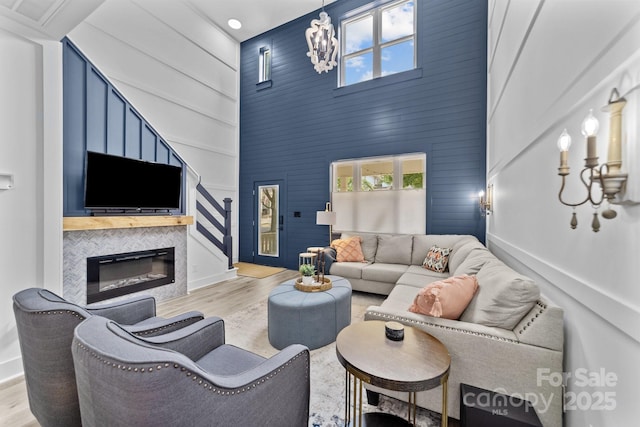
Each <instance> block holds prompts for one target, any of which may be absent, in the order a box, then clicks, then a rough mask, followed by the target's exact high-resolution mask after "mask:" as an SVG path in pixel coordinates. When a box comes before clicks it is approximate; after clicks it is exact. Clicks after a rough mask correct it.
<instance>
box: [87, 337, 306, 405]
mask: <svg viewBox="0 0 640 427" xmlns="http://www.w3.org/2000/svg"><path fill="white" fill-rule="evenodd" d="M77 345H78V347H79V348H81V349H82V350H84V351H86V352H87V353H89V354H90V355H91V356H92V357H94V358H96V359H98V360H100V361H102V363H104V364H105V365H107V366H112V367H113V368H116V369H121V370H123V371H128V372H130V371H133V372H140V373H145V372H148V373H153V372H154V367H153V366H152V367H148V368H137V367H132V366H125V365H122V364H119V363H115V362H111V361H109V360H106V359H104V358H103V357H102V356H100V355H98V354H97V353H96V352H94V351H91V349H89V347H87V346H85V345H84V344H82V343H80V342H79V343H77ZM305 353H306V352H300V353H298V354H297V355H295V356H294V357H293V358H291V360H289V361H287V363H285V364H284V365H282V366H280V367H278V368H277V369H276V370H275V371H272V372H271V373H269V374H267V375H266V376H264V377H262V378H259V379H258V380H256V381H255V382H254V383H253V384H249V385H247V386H245V387H242V388H240V389H235V390H221V389H217V388H215V387H213V385H211V384H208V383H207V382H206V381H204V379H201V378H198V377H197V376H196V375H195V374H193V373H192V372H190V371H187V368H185V367H183V366H180V365H179V364H177V363H174V364H173V368H174V369H180V372H186V376H187V377H192V375H193V377H192V378H191V379H192V380H193V381H194V382H196V381H197V382H198V385H201V386H202V387H203V388H204V389H205V390H208V391H211V392H215V393H216V394H219V395H221V396H234V395H236V394H240V393H245V392H248V391H252V390H254V389H255V388H256V387H257V386H259V385H260V384H264V383H265V382H266V381H268V380H270V379H272V378H273V377H275V376H276V375H277V374H278V373H280V372H282V371H284V370H285V369H286V368H287V367H289V366H291V365H292V364H293V361H294V360H296V359H299V358H300V357H301V356H302V355H303V354H305ZM154 366H155V370H156V371H160V370H161V369H162V368H163V365H154ZM170 366H171V365H170V364H169V363H164V368H168V367H170ZM306 367H307V370H306V372H308V371H309V369H308V368H309V358H307V363H306ZM307 378H308V375H307V376H306V378H305V379H307Z"/></svg>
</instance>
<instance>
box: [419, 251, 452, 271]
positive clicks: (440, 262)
mask: <svg viewBox="0 0 640 427" xmlns="http://www.w3.org/2000/svg"><path fill="white" fill-rule="evenodd" d="M450 253H451V249H450V248H439V247H438V246H431V249H429V252H428V253H427V257H426V258H425V259H424V261H423V262H422V266H423V267H424V268H426V269H427V270H431V271H435V272H436V273H444V272H445V271H447V264H448V263H449V254H450Z"/></svg>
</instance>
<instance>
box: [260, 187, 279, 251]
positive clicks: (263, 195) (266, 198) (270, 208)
mask: <svg viewBox="0 0 640 427" xmlns="http://www.w3.org/2000/svg"><path fill="white" fill-rule="evenodd" d="M279 198H280V189H279V186H278V185H264V186H263V185H261V186H259V187H258V254H259V255H263V256H273V257H277V256H278V255H279V253H278V252H279V239H278V218H280V215H279V212H278V206H279Z"/></svg>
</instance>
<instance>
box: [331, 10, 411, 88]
mask: <svg viewBox="0 0 640 427" xmlns="http://www.w3.org/2000/svg"><path fill="white" fill-rule="evenodd" d="M415 21H416V20H415V0H402V1H396V2H393V3H389V4H386V5H384V6H380V7H378V8H374V9H370V10H368V11H366V12H364V13H361V14H358V15H356V16H354V17H351V18H348V19H345V20H343V21H342V37H341V40H342V46H341V49H342V50H341V51H342V56H341V59H340V86H347V85H351V84H354V83H359V82H362V81H366V80H371V79H374V78H377V77H383V76H386V75H389V74H395V73H399V72H402V71H408V70H412V69H414V68H415V67H416V53H415V52H416V49H415V40H416V37H415V34H416V30H415V28H416V26H415Z"/></svg>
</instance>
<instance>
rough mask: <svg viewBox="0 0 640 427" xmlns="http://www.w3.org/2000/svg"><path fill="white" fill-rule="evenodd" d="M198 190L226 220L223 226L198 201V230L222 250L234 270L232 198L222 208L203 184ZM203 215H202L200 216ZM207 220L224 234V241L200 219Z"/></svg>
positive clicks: (225, 200)
mask: <svg viewBox="0 0 640 427" xmlns="http://www.w3.org/2000/svg"><path fill="white" fill-rule="evenodd" d="M196 190H197V191H198V193H200V195H201V196H202V197H204V198H205V200H206V201H207V202H209V204H210V205H211V206H212V207H213V208H214V209H215V210H216V211H217V212H218V213H219V214H220V215H221V216H222V217H223V218H224V224H221V223H220V221H218V220H217V219H216V217H215V216H213V214H212V213H211V212H209V210H208V209H207V207H206V206H205V205H203V204H202V203H200V201H199V200H197V199H196V210H197V211H198V213H199V215H198V216H197V218H196V229H197V230H198V231H199V232H200V233H201V234H202V235H203V236H204V237H205V238H206V239H207V240H208V241H209V242H211V243H212V244H213V245H214V246H216V247H217V248H218V249H220V250H221V251H222V252H223V253H224V254H225V256H226V257H227V259H228V267H229V270H231V269H232V268H233V241H232V238H231V202H232V200H231V199H230V198H228V197H227V198H225V199H224V200H223V203H224V206H221V205H220V203H218V202H217V201H216V199H214V198H213V196H212V195H211V193H209V192H208V191H207V189H206V188H204V186H202V184H200V183H198V185H197V186H196ZM200 214H201V215H200ZM201 218H204V219H206V220H207V221H208V222H209V223H210V224H211V225H213V226H214V227H215V228H216V229H217V230H218V231H219V232H220V233H222V240H220V239H218V238H217V237H216V236H214V235H213V233H211V231H209V230H208V229H207V227H206V226H205V224H206V223H204V222H201V221H200V219H201Z"/></svg>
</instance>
